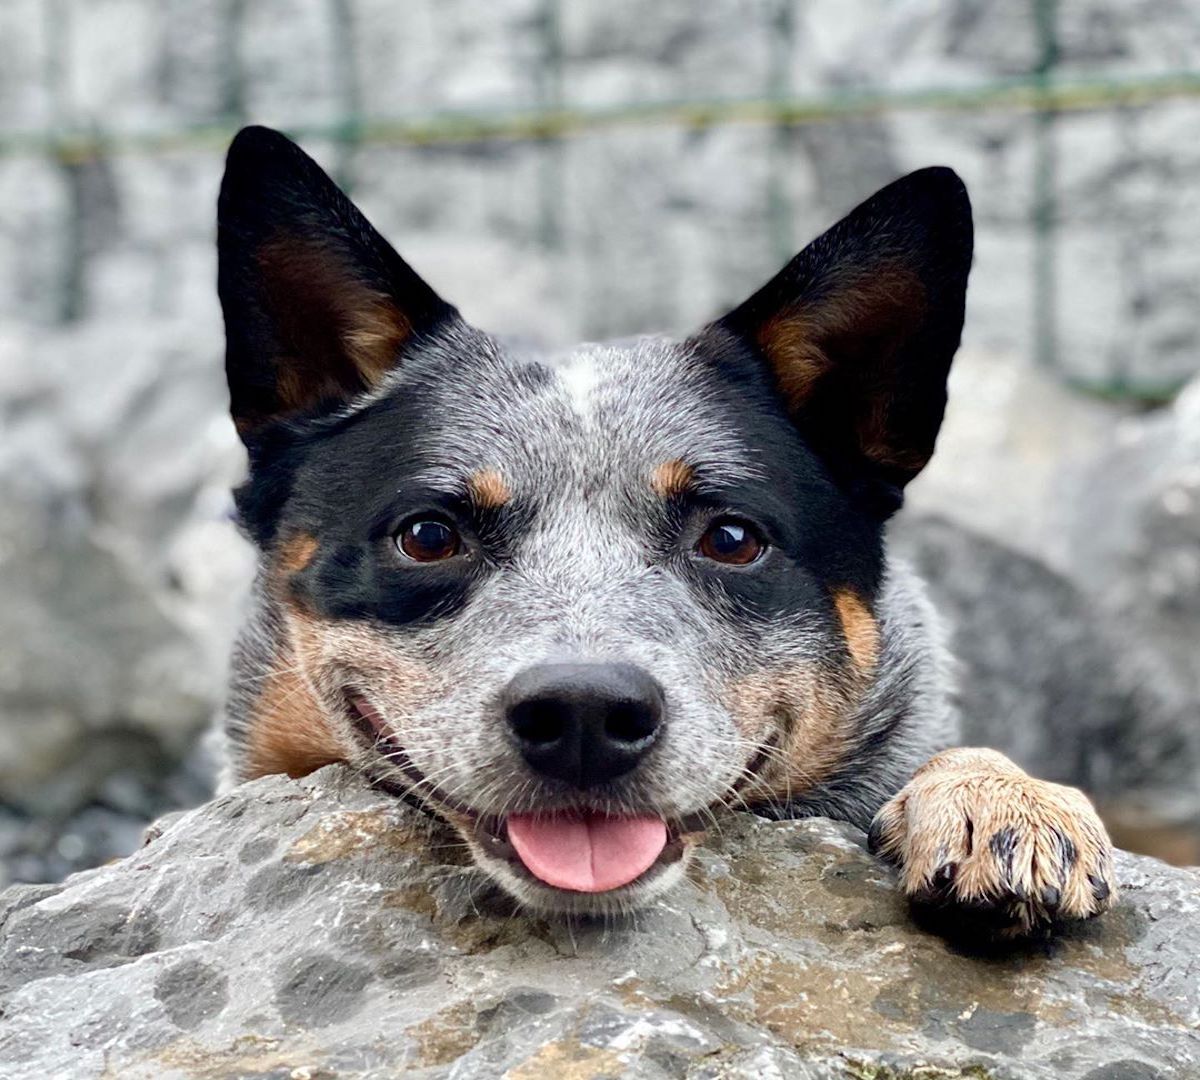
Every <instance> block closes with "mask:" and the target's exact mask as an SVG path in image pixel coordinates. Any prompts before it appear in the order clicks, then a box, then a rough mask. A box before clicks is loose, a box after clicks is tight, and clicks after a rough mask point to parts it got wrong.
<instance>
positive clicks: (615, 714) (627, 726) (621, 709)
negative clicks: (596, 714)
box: [604, 702, 658, 744]
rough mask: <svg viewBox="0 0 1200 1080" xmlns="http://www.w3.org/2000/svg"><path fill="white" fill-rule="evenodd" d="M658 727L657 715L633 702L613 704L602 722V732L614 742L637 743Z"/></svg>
mask: <svg viewBox="0 0 1200 1080" xmlns="http://www.w3.org/2000/svg"><path fill="white" fill-rule="evenodd" d="M657 728H658V717H657V715H656V714H655V712H654V711H653V710H651V709H648V708H646V707H645V706H643V705H639V704H636V703H634V702H622V703H620V704H618V705H614V706H613V707H612V708H611V709H610V710H609V713H608V716H607V718H606V719H605V722H604V734H605V735H607V736H608V738H609V739H611V740H612V741H613V742H615V743H630V744H633V743H639V742H641V741H642V740H643V739H648V738H649V737H650V736H651V735H653V734H654V732H655V731H656V730H657Z"/></svg>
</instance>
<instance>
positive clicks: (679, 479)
mask: <svg viewBox="0 0 1200 1080" xmlns="http://www.w3.org/2000/svg"><path fill="white" fill-rule="evenodd" d="M695 476H696V474H695V470H693V469H692V467H691V466H690V465H689V464H688V463H687V462H686V461H684V460H683V459H682V458H672V459H671V460H670V461H664V462H663V463H662V464H660V465H657V466H655V468H654V472H652V473H651V474H650V490H651V491H653V492H654V494H655V495H657V496H658V497H659V498H660V499H667V498H670V497H671V496H672V495H682V494H683V493H684V492H685V491H687V490H688V488H690V487H691V486H692V481H693V480H694V479H695Z"/></svg>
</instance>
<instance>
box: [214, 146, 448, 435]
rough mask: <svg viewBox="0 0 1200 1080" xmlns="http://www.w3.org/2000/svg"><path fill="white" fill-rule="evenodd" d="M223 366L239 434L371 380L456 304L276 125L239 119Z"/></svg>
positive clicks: (223, 235) (331, 401)
mask: <svg viewBox="0 0 1200 1080" xmlns="http://www.w3.org/2000/svg"><path fill="white" fill-rule="evenodd" d="M217 251H218V273H217V291H218V292H219V293H220V297H221V307H222V309H223V310H224V313H225V339H226V352H225V369H226V373H227V375H228V378H229V396H230V405H231V411H232V413H233V419H234V422H235V424H236V425H237V429H238V432H239V434H240V435H241V436H242V438H243V440H253V438H254V436H255V434H256V433H257V432H258V431H260V430H261V429H263V428H265V427H267V426H268V425H269V424H270V423H271V422H272V421H275V420H281V419H286V418H288V417H290V416H295V415H297V414H306V413H308V414H311V413H314V412H320V411H323V410H328V409H332V408H336V407H337V406H339V405H341V404H344V403H345V402H346V401H348V400H350V399H351V398H353V397H354V396H355V395H356V394H359V393H362V392H363V391H364V390H368V389H370V388H371V387H373V386H375V385H376V384H377V383H378V382H379V380H380V379H381V378H382V377H383V375H385V374H386V373H387V372H388V371H389V370H391V368H392V367H393V366H394V365H395V364H396V363H397V362H398V361H399V359H400V355H401V352H402V350H403V348H404V347H405V346H406V345H408V344H410V343H411V342H412V341H413V340H414V339H415V338H417V337H419V336H421V335H423V334H428V333H430V332H431V331H433V330H434V329H435V328H436V327H438V326H440V325H441V324H442V323H444V322H445V321H446V320H448V319H451V318H456V317H457V312H456V311H455V310H454V308H452V307H451V306H450V305H449V304H447V303H446V302H445V301H444V300H442V299H441V298H440V297H439V296H438V295H437V293H435V292H434V291H433V289H431V288H430V287H429V286H428V285H427V284H425V282H424V281H422V280H421V278H420V277H419V276H418V275H417V274H416V273H415V272H414V271H413V270H412V268H411V267H409V265H408V264H407V263H406V262H405V261H404V260H403V259H401V258H400V256H399V255H397V254H396V252H395V250H394V249H393V248H392V246H391V245H390V244H389V243H388V242H387V241H386V240H384V238H383V237H382V236H380V235H379V233H378V232H376V231H375V229H374V228H373V227H372V226H371V224H370V222H368V221H367V219H366V218H365V217H364V216H363V215H362V214H361V213H360V212H359V210H358V209H357V208H356V207H355V206H354V204H353V203H351V201H350V200H349V199H348V198H347V197H346V196H345V195H344V194H343V193H342V192H341V191H340V190H339V189H338V187H337V185H335V184H334V182H333V181H332V180H330V179H329V177H328V176H326V175H325V173H324V172H323V171H322V170H321V168H320V166H318V165H317V163H316V162H315V161H313V160H312V158H310V157H309V156H308V155H307V154H306V153H304V151H303V150H301V149H300V147H298V146H297V145H296V144H295V143H293V142H292V141H291V140H290V139H288V138H286V137H285V136H283V135H281V134H280V133H279V132H277V131H272V130H270V129H269V128H264V127H248V128H243V129H242V131H240V132H239V133H238V135H237V137H236V138H235V139H234V140H233V143H232V145H231V146H230V147H229V155H228V158H227V159H226V164H225V177H224V179H223V181H222V182H221V195H220V199H219V201H218V204H217Z"/></svg>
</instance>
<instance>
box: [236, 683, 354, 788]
mask: <svg viewBox="0 0 1200 1080" xmlns="http://www.w3.org/2000/svg"><path fill="white" fill-rule="evenodd" d="M343 760H345V754H344V753H342V751H341V748H340V747H339V746H338V744H337V740H336V739H334V738H333V736H332V735H331V734H330V732H329V730H328V729H327V728H326V727H325V723H324V719H323V717H322V714H321V708H320V705H318V703H317V702H316V700H315V699H314V698H313V695H312V692H311V691H310V690H309V688H308V685H307V684H306V683H305V681H304V678H303V676H302V675H301V674H300V673H298V672H295V671H280V672H275V673H274V674H272V675H271V676H270V677H269V678H268V679H267V682H266V685H265V686H264V688H263V692H262V694H261V695H260V696H259V699H258V702H257V704H256V706H255V711H254V716H253V718H252V719H251V721H250V735H249V740H248V746H247V752H246V768H245V772H244V775H245V778H246V779H248V780H250V779H254V778H255V777H258V776H267V775H270V774H272V773H287V775H288V776H291V777H296V776H305V775H307V774H308V773H310V772H313V771H314V770H316V769H319V768H321V767H322V766H324V765H330V764H332V763H333V762H335V761H343Z"/></svg>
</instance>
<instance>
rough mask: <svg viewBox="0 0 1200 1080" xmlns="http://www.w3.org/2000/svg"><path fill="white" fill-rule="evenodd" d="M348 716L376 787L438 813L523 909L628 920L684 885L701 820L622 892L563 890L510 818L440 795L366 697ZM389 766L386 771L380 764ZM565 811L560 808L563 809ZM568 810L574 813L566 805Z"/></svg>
mask: <svg viewBox="0 0 1200 1080" xmlns="http://www.w3.org/2000/svg"><path fill="white" fill-rule="evenodd" d="M345 702H346V708H347V717H348V719H349V720H350V723H351V726H352V727H353V728H354V729H355V731H356V733H357V734H358V736H359V742H360V743H362V744H363V747H364V749H366V748H367V747H368V746H369V748H370V756H369V757H368V758H367V759H366V760H365V761H364V772H365V773H366V774H367V775H374V776H375V783H376V786H378V787H380V788H382V789H383V790H385V791H388V792H389V793H391V794H393V795H395V796H397V797H399V798H402V799H405V800H406V801H409V802H412V803H414V804H415V805H417V806H419V807H420V808H421V809H423V810H425V811H427V812H432V813H434V814H436V815H437V816H438V817H440V818H442V819H443V820H444V821H445V822H446V823H447V824H449V825H450V826H451V827H452V828H453V829H454V830H455V831H456V832H457V833H458V835H459V836H460V837H461V839H462V840H463V841H464V843H465V844H466V847H467V849H468V851H469V852H470V854H471V856H472V859H473V860H474V863H475V865H476V866H477V867H478V868H479V869H480V870H481V871H482V872H483V873H484V874H485V875H486V876H487V877H488V879H489V880H490V881H492V882H493V883H494V884H495V885H497V886H499V888H500V889H501V890H502V891H503V892H505V893H507V894H508V895H509V896H510V897H512V898H513V899H514V900H516V901H517V903H518V904H520V905H521V906H522V907H524V908H526V909H528V910H531V911H536V912H540V913H544V914H555V915H576V916H612V915H628V914H631V913H633V912H635V911H637V910H639V909H642V908H645V907H647V906H648V905H650V904H651V903H653V902H654V901H655V900H657V899H658V898H659V897H661V896H662V895H663V894H665V893H666V892H668V891H669V890H670V889H671V888H672V887H673V886H674V885H676V884H678V883H679V881H680V880H682V878H683V876H684V872H685V870H686V868H687V864H688V862H689V860H690V858H691V852H692V849H693V848H694V846H695V844H696V842H697V841H698V839H699V837H700V835H702V829H701V822H700V819H701V815H699V814H697V815H693V816H692V817H690V818H685V819H682V820H677V821H675V822H674V823H671V822H667V823H666V842H665V843H664V844H663V847H662V850H661V851H660V852H659V854H658V855H657V857H656V858H655V859H654V861H653V863H651V865H650V866H648V867H646V869H645V870H643V871H642V872H641V873H640V874H638V875H637V876H636V877H635V878H633V879H632V880H630V881H628V882H626V883H625V884H623V885H620V886H618V887H616V888H609V889H603V890H596V891H590V890H589V891H576V890H574V889H569V888H559V887H558V886H556V885H552V884H549V883H547V882H545V881H543V880H541V879H540V878H539V877H537V876H536V875H535V874H534V873H533V872H532V871H531V870H530V869H529V868H528V867H527V866H526V865H525V863H524V862H523V861H522V859H521V856H520V855H519V854H518V853H517V850H516V847H515V846H514V845H513V843H512V841H511V840H510V838H509V835H508V824H507V821H506V819H504V818H502V817H498V816H495V815H492V814H484V813H479V812H478V811H476V810H474V809H473V808H471V807H469V806H466V805H463V804H461V803H454V802H451V801H450V800H448V799H445V798H443V797H440V793H438V792H436V791H434V790H431V787H430V785H429V784H428V781H427V780H426V779H425V777H424V776H423V775H422V774H421V773H420V771H419V770H417V769H416V767H415V766H413V765H412V763H411V762H410V761H409V760H408V758H407V755H406V754H405V752H404V750H403V749H402V748H401V747H400V745H399V744H398V743H397V742H396V740H395V739H394V736H393V734H392V732H391V731H390V730H389V729H388V727H387V725H386V723H385V722H384V721H383V720H382V719H381V717H380V715H379V713H378V712H377V711H376V710H375V709H374V708H373V707H372V706H371V705H370V703H369V702H368V701H367V700H366V699H365V698H364V697H363V696H362V695H360V694H357V693H355V692H353V691H347V692H346V694H345ZM382 759H386V761H387V769H386V772H384V773H382V774H380V773H379V770H377V769H376V768H373V767H372V766H373V765H375V764H378V763H379V762H380V761H381V760H382ZM563 809H564V808H556V810H555V812H556V813H557V812H562V810H563ZM565 809H567V810H568V811H569V810H570V808H565Z"/></svg>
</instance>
